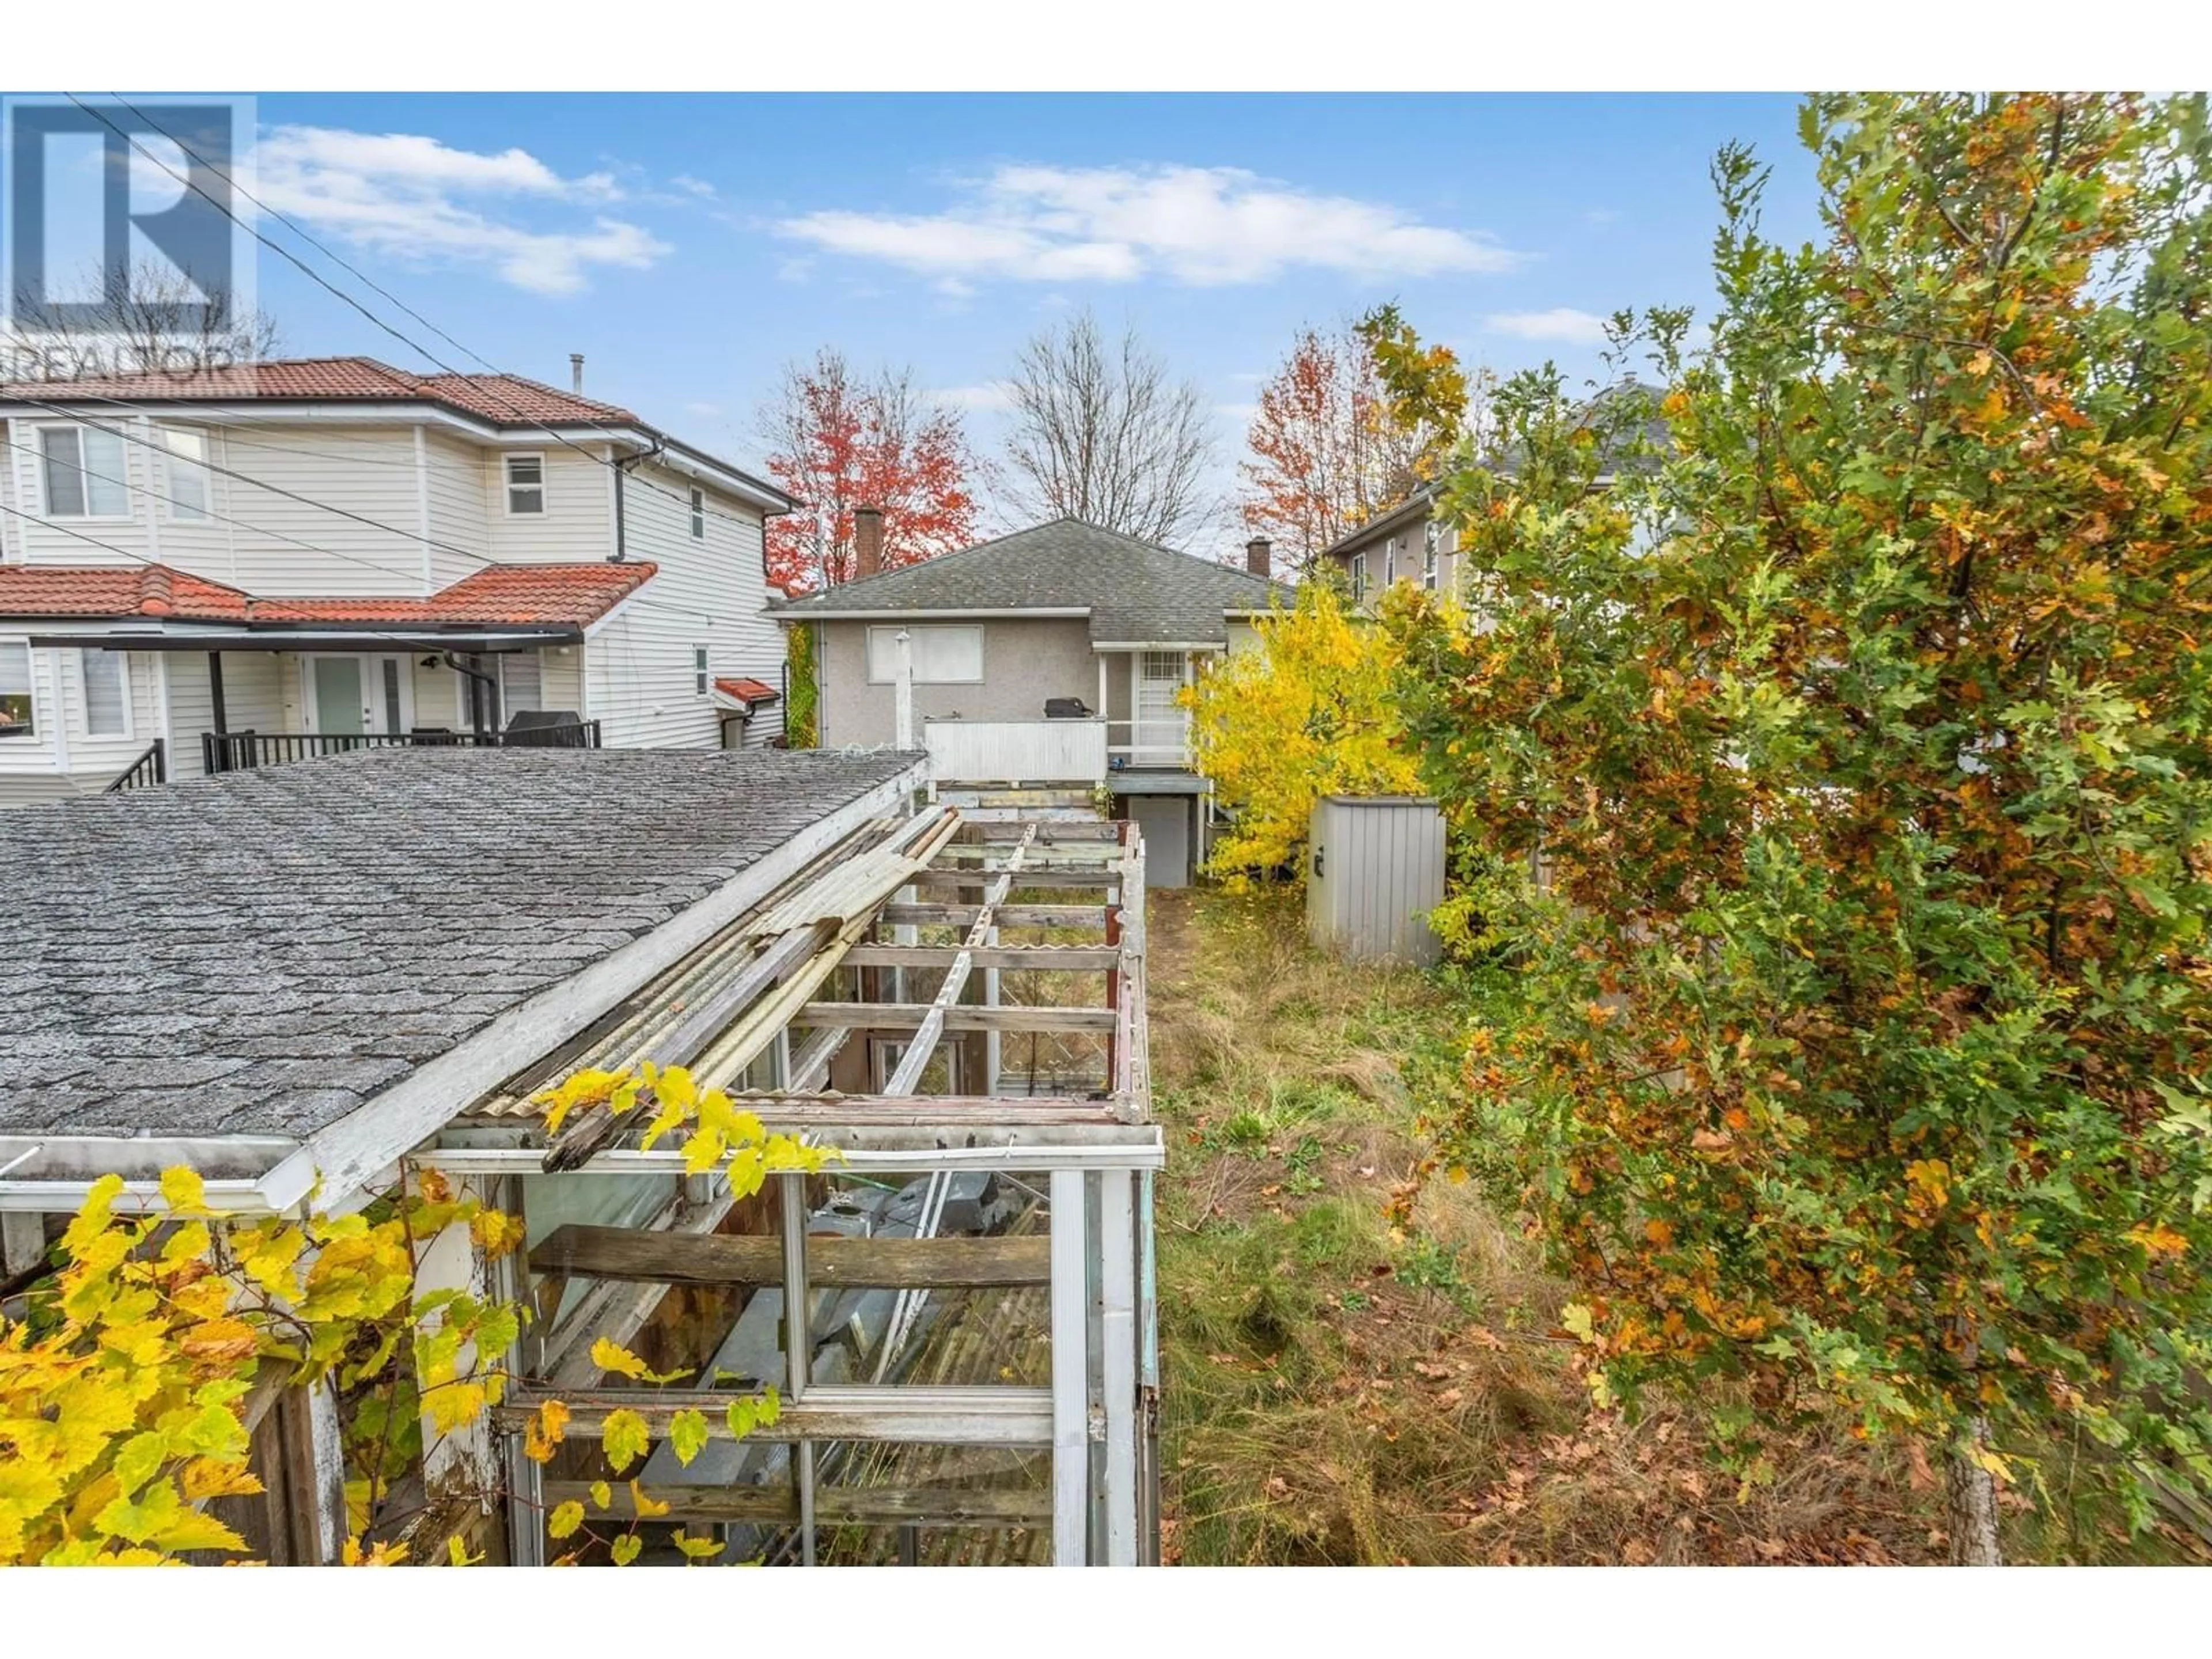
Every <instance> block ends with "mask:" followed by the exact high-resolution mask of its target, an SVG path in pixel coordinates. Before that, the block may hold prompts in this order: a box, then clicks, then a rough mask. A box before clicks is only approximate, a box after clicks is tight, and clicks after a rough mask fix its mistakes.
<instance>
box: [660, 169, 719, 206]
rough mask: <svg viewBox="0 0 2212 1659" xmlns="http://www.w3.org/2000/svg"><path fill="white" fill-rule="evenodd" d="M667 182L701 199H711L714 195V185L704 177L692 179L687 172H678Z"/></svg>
mask: <svg viewBox="0 0 2212 1659" xmlns="http://www.w3.org/2000/svg"><path fill="white" fill-rule="evenodd" d="M668 182H669V183H670V184H671V185H673V186H674V187H675V188H676V189H678V190H680V191H684V192H685V193H686V194H688V195H692V196H696V197H702V199H707V200H711V199H712V198H713V197H714V185H710V184H708V182H707V181H706V180H705V179H694V178H693V177H692V176H691V175H690V173H678V174H677V175H676V176H675V177H674V178H673V179H670V180H669V181H668Z"/></svg>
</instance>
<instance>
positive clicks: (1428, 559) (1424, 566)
mask: <svg viewBox="0 0 2212 1659" xmlns="http://www.w3.org/2000/svg"><path fill="white" fill-rule="evenodd" d="M1442 539H1443V527H1442V526H1439V525H1438V524H1437V521H1436V520H1434V519H1431V520H1429V521H1428V522H1427V523H1426V524H1425V525H1423V526H1421V586H1423V587H1425V588H1427V589H1428V590H1429V592H1431V593H1433V592H1436V591H1437V543H1438V542H1439V541H1441V540H1442Z"/></svg>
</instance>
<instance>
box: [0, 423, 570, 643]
mask: <svg viewBox="0 0 2212 1659" xmlns="http://www.w3.org/2000/svg"><path fill="white" fill-rule="evenodd" d="M12 447H15V448H17V449H21V447H23V446H22V445H21V444H14V445H13V446H12ZM87 476H88V477H99V476H100V475H99V474H98V473H90V474H88V475H87ZM107 482H109V483H114V482H115V480H113V479H112V478H111V479H109V480H108V481H107ZM129 488H131V486H130V485H127V484H126V485H125V489H129ZM165 499H167V498H165ZM0 513H10V514H13V515H14V516H15V517H16V518H18V519H21V520H25V521H27V522H28V523H31V524H35V525H39V526H43V527H44V528H46V529H48V530H58V531H60V532H62V534H63V535H64V536H74V537H76V539H77V540H79V541H81V542H87V543H89V544H91V545H93V546H94V547H98V548H104V549H105V550H107V551H108V552H110V553H112V554H114V555H115V556H117V557H118V558H122V559H128V560H130V561H131V562H132V563H133V564H143V565H144V566H146V567H147V568H149V569H167V568H169V567H167V565H165V564H164V563H163V562H161V560H159V559H149V558H148V557H147V556H145V555H144V554H143V553H133V552H132V551H131V550H130V549H129V548H127V547H118V546H117V545H116V544H114V543H113V542H111V541H106V540H103V539H102V538H100V537H98V536H89V535H87V534H86V533H85V532H83V531H82V530H72V529H70V527H69V526H67V525H65V524H62V523H59V522H58V521H57V520H52V519H46V518H41V517H40V515H39V514H37V513H26V512H25V511H24V510H23V509H22V508H21V507H10V506H9V504H8V503H7V502H5V501H0ZM248 527H249V528H251V526H248ZM306 545H307V544H306V543H304V542H303V543H301V546H303V547H304V546H306ZM311 551H319V550H313V549H311ZM19 568H37V567H35V566H23V567H19ZM184 574H187V575H189V574H191V573H190V572H189V571H187V572H185V573H184ZM197 580H212V579H211V578H207V577H201V578H197ZM214 585H215V586H218V587H228V588H230V589H231V590H232V591H233V592H238V593H242V594H245V596H246V599H248V600H250V601H251V602H252V603H254V604H256V605H282V604H284V603H286V601H285V600H284V599H282V598H278V599H271V598H270V597H269V596H267V595H265V594H260V593H248V592H246V589H244V588H242V587H240V586H237V585H236V584H235V583H232V582H216V583H215V584H214ZM364 597H368V598H374V597H377V596H375V595H365V596H364ZM332 625H333V626H335V627H342V628H345V629H348V630H349V631H350V632H352V633H356V634H358V635H360V636H361V637H362V639H365V640H382V641H386V643H387V644H391V645H399V646H404V647H406V648H407V651H408V653H409V654H410V656H411V655H412V654H413V653H416V652H417V651H431V650H437V651H447V652H450V651H451V650H452V647H450V646H447V645H444V644H441V643H439V642H438V638H437V636H436V635H416V637H414V638H412V639H410V638H407V637H405V636H404V635H398V634H386V633H385V632H383V631H381V630H380V629H374V628H362V627H361V626H359V625H358V624H356V623H334V624H332ZM272 637H274V636H272ZM516 637H517V638H519V639H522V638H527V637H528V636H526V635H517V636H516ZM272 648H275V649H282V648H283V647H272ZM470 654H474V653H470ZM495 654H497V653H495Z"/></svg>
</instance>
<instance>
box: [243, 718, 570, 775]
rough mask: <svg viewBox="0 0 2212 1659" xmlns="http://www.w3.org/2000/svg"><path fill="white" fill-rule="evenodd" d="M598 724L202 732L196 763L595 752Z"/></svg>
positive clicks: (263, 763) (265, 763)
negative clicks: (427, 753) (378, 754)
mask: <svg viewBox="0 0 2212 1659" xmlns="http://www.w3.org/2000/svg"><path fill="white" fill-rule="evenodd" d="M598 747H599V722H598V721H597V720H570V721H567V722H564V723H562V724H561V725H558V726H521V727H517V728H513V729H511V730H508V731H505V732H449V731H446V730H443V729H441V728H439V727H435V726H417V727H416V729H415V730H413V731H411V732H201V733H200V757H201V759H202V760H203V761H204V763H206V766H207V769H208V770H209V771H210V773H214V772H245V771H251V770H252V769H254V768H256V767H261V766H289V765H290V764H291V763H293V762H295V761H306V760H319V759H321V758H322V757H324V756H325V755H345V754H350V753H351V752H352V751H353V750H356V749H597V748H598Z"/></svg>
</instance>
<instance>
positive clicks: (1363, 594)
mask: <svg viewBox="0 0 2212 1659" xmlns="http://www.w3.org/2000/svg"><path fill="white" fill-rule="evenodd" d="M1366 602H1367V555H1366V554H1365V552H1364V551H1362V552H1358V553H1355V554H1353V555H1352V604H1354V605H1364V604H1366Z"/></svg>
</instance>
